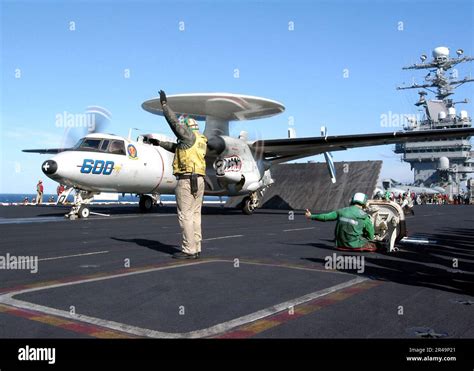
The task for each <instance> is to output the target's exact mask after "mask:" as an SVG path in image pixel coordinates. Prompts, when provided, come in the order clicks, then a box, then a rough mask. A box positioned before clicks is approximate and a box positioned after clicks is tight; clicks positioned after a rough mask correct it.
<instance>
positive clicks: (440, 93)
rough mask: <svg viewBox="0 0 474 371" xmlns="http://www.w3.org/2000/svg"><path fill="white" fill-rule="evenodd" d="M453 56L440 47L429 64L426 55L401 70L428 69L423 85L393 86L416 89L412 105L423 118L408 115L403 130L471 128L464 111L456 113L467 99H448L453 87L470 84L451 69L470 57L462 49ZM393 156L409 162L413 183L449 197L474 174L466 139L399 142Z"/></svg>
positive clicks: (400, 88) (450, 96) (456, 71)
mask: <svg viewBox="0 0 474 371" xmlns="http://www.w3.org/2000/svg"><path fill="white" fill-rule="evenodd" d="M456 55H457V56H456V57H453V58H451V57H450V51H449V49H448V48H447V47H444V46H441V47H437V48H435V49H434V50H433V53H432V57H433V59H432V60H431V61H429V62H428V61H427V56H426V55H422V56H421V57H420V59H421V63H417V64H413V65H411V66H407V67H403V69H404V70H412V69H416V70H421V69H425V70H428V74H427V75H426V76H425V77H424V80H425V81H424V83H422V84H417V83H413V84H412V85H410V86H399V87H397V89H398V90H404V89H420V90H419V91H418V94H419V100H418V101H417V102H416V103H415V105H416V106H417V107H419V108H420V109H422V111H423V113H424V114H423V117H422V118H421V119H417V118H416V116H415V115H413V116H409V117H408V123H407V124H406V125H405V130H410V131H411V130H430V129H443V128H446V129H448V128H461V127H470V126H471V125H472V120H471V118H470V117H469V115H468V112H467V111H466V110H462V109H461V110H459V111H458V110H457V107H458V105H460V104H462V103H468V101H467V99H464V100H462V101H455V100H454V99H453V97H452V96H453V93H454V90H455V89H456V88H457V87H459V86H460V85H462V84H465V83H468V82H472V81H474V79H472V78H471V77H464V78H459V76H458V75H459V72H458V70H457V69H456V68H454V67H455V66H456V65H458V64H460V63H464V62H469V61H472V60H474V58H473V57H467V56H464V52H463V50H462V49H458V50H457V51H456ZM428 92H431V93H433V94H434V97H433V99H427V98H428V97H427V96H428ZM395 153H397V154H401V155H402V160H403V161H405V162H408V163H410V165H411V168H412V170H414V184H416V185H424V186H430V185H431V186H432V185H438V186H442V187H443V188H445V190H446V192H448V193H449V194H451V195H452V194H457V193H459V192H461V184H462V183H463V182H465V181H466V180H467V179H468V177H469V174H470V173H473V172H474V161H473V157H474V156H473V155H474V152H472V151H471V142H470V137H460V138H456V139H437V140H430V141H420V142H412V143H400V144H397V145H396V146H395Z"/></svg>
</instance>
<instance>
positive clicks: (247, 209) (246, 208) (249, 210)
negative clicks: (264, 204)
mask: <svg viewBox="0 0 474 371" xmlns="http://www.w3.org/2000/svg"><path fill="white" fill-rule="evenodd" d="M254 210H255V208H254V207H253V206H252V205H251V201H250V197H245V198H244V200H243V206H242V212H243V213H244V214H245V215H252V214H253V212H254Z"/></svg>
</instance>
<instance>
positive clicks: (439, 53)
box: [433, 46, 449, 59]
mask: <svg viewBox="0 0 474 371" xmlns="http://www.w3.org/2000/svg"><path fill="white" fill-rule="evenodd" d="M438 57H446V58H447V57H449V49H448V48H447V47H445V46H438V47H437V48H434V50H433V58H434V59H438Z"/></svg>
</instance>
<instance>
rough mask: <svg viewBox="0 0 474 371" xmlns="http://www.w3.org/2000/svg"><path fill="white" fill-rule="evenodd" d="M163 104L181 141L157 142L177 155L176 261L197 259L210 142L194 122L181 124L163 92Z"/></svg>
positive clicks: (161, 100)
mask: <svg viewBox="0 0 474 371" xmlns="http://www.w3.org/2000/svg"><path fill="white" fill-rule="evenodd" d="M160 102H161V105H162V107H163V113H164V115H165V118H166V121H168V124H169V126H170V128H171V130H173V133H174V134H175V135H176V137H177V138H178V141H177V143H174V142H163V141H158V143H157V144H158V145H160V146H161V147H163V148H164V149H166V150H168V151H170V152H174V153H175V156H174V161H173V174H174V175H175V176H176V178H177V179H178V186H177V187H176V190H175V193H176V206H177V210H178V220H179V225H180V226H181V229H182V232H183V242H182V251H181V252H179V253H176V254H174V255H173V257H174V258H176V259H197V258H199V257H200V255H201V240H202V233H201V207H202V201H203V197H204V176H205V175H206V160H205V155H206V149H207V138H206V137H205V136H204V135H202V134H201V133H199V126H198V123H197V122H196V120H194V119H192V118H183V119H182V120H181V122H180V120H178V119H177V118H176V114H175V113H174V112H173V111H172V110H171V108H170V107H169V106H168V104H167V103H168V101H167V99H166V94H165V92H164V91H163V90H160Z"/></svg>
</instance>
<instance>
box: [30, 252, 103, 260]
mask: <svg viewBox="0 0 474 371" xmlns="http://www.w3.org/2000/svg"><path fill="white" fill-rule="evenodd" d="M108 252H109V251H94V252H87V253H84V254H75V255H64V256H53V257H51V258H41V259H38V261H39V262H41V261H46V260H57V259H67V258H75V257H77V256H87V255H97V254H107V253H108Z"/></svg>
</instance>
